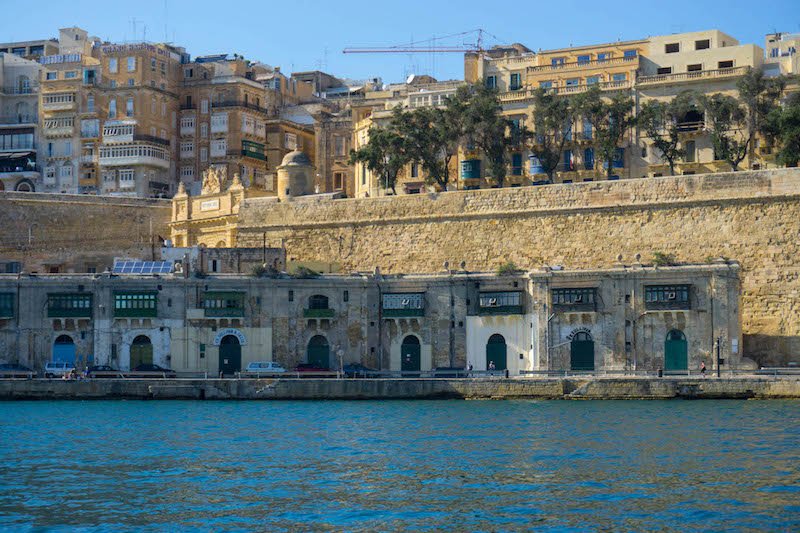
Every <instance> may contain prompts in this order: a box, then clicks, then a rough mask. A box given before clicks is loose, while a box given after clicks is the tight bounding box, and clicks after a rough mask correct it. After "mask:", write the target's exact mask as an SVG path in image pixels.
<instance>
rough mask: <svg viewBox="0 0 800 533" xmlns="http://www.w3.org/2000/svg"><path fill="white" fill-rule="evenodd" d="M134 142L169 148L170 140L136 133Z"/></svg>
mask: <svg viewBox="0 0 800 533" xmlns="http://www.w3.org/2000/svg"><path fill="white" fill-rule="evenodd" d="M133 140H134V141H145V142H150V143H153V144H160V145H162V146H169V140H167V139H162V138H161V137H154V136H152V135H145V134H142V133H134V134H133Z"/></svg>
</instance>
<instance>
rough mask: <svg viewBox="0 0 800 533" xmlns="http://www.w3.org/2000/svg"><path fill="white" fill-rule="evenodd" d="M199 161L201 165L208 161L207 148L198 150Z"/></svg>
mask: <svg viewBox="0 0 800 533" xmlns="http://www.w3.org/2000/svg"><path fill="white" fill-rule="evenodd" d="M200 161H201V162H202V163H205V162H206V161H208V148H200Z"/></svg>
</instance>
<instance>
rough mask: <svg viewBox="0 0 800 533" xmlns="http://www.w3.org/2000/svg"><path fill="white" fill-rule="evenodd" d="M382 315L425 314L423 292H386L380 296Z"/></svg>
mask: <svg viewBox="0 0 800 533" xmlns="http://www.w3.org/2000/svg"><path fill="white" fill-rule="evenodd" d="M382 298H383V302H382V307H383V316H385V317H390V318H391V317H410V316H425V293H424V292H410V293H386V294H384V295H383V296H382Z"/></svg>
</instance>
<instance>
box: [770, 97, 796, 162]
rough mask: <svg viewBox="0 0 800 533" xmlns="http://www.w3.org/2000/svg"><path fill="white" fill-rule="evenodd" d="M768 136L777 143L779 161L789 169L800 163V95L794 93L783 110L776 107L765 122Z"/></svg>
mask: <svg viewBox="0 0 800 533" xmlns="http://www.w3.org/2000/svg"><path fill="white" fill-rule="evenodd" d="M764 129H765V130H766V134H767V136H768V137H769V138H770V139H772V140H775V141H777V144H778V146H779V147H780V148H779V150H778V156H777V161H778V163H779V164H781V165H786V166H787V167H796V166H798V163H800V93H793V94H791V95H790V96H789V97H788V98H787V99H786V102H785V104H784V106H783V107H782V108H780V107H776V108H775V109H773V110H772V111H770V113H769V114H768V115H767V117H766V119H765V121H764Z"/></svg>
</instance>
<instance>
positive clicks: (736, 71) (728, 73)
mask: <svg viewBox="0 0 800 533" xmlns="http://www.w3.org/2000/svg"><path fill="white" fill-rule="evenodd" d="M747 69H748V67H730V68H720V69H714V70H697V71H694V72H678V73H675V74H657V75H655V76H640V77H639V78H638V79H637V80H636V85H638V86H642V85H663V84H670V83H674V82H682V81H692V80H708V79H714V78H733V77H739V76H743V75H744V74H745V73H746V72H747Z"/></svg>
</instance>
